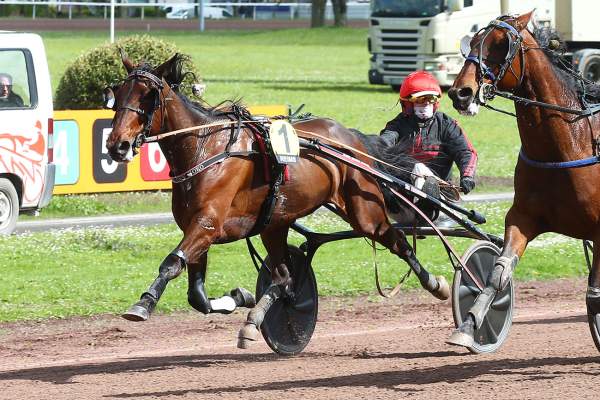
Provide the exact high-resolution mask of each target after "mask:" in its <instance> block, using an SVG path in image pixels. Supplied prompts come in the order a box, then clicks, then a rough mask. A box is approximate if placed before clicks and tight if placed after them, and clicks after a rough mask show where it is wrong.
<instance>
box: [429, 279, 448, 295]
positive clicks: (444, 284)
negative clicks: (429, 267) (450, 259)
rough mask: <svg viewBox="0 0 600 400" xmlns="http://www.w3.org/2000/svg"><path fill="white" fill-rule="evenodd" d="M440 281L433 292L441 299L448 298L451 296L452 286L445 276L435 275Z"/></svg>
mask: <svg viewBox="0 0 600 400" xmlns="http://www.w3.org/2000/svg"><path fill="white" fill-rule="evenodd" d="M435 278H436V280H437V282H438V288H437V289H436V290H434V291H433V292H431V294H433V295H434V296H435V297H436V298H437V299H440V300H448V299H449V298H450V286H449V285H448V281H446V278H444V277H443V276H441V275H440V276H436V277H435Z"/></svg>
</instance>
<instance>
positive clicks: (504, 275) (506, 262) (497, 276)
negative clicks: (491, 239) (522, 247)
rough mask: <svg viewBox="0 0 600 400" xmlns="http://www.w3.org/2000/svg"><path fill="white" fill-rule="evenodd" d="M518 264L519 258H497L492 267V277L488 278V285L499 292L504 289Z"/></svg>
mask: <svg viewBox="0 0 600 400" xmlns="http://www.w3.org/2000/svg"><path fill="white" fill-rule="evenodd" d="M518 262H519V257H517V256H512V257H505V256H502V257H498V259H497V260H496V264H495V265H494V270H493V271H492V276H490V281H489V284H490V285H492V287H493V288H494V289H496V290H497V291H499V292H500V291H502V290H504V289H506V286H507V285H508V283H509V282H510V280H511V278H512V273H513V270H514V269H515V266H516V265H517V263H518Z"/></svg>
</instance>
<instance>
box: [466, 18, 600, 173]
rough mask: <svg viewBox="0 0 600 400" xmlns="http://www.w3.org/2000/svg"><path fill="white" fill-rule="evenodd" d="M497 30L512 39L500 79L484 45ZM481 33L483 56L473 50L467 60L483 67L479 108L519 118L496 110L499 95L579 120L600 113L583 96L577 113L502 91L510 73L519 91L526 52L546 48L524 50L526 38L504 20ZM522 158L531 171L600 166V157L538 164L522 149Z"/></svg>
mask: <svg viewBox="0 0 600 400" xmlns="http://www.w3.org/2000/svg"><path fill="white" fill-rule="evenodd" d="M500 18H506V17H500ZM496 29H500V30H502V31H503V32H505V34H506V36H507V38H508V52H507V53H506V56H505V58H504V63H503V64H501V65H499V71H498V74H497V75H496V74H494V73H493V71H492V70H491V68H489V66H487V65H486V64H485V62H484V61H483V44H484V42H485V40H486V38H487V37H488V36H489V35H490V34H491V33H492V32H493V31H494V30H496ZM480 33H481V34H482V35H483V37H482V38H481V40H480V41H479V54H478V55H475V54H473V53H472V51H473V49H471V51H470V53H469V55H468V56H466V57H465V59H466V61H465V62H467V61H470V62H473V63H475V64H476V65H478V66H479V68H478V71H479V76H478V83H479V89H478V92H477V94H476V99H477V101H478V102H479V104H481V105H483V106H485V107H486V108H489V109H491V110H493V111H498V112H501V113H504V114H508V115H511V116H514V117H516V114H514V113H511V112H508V111H504V110H500V109H497V108H494V107H492V106H490V105H488V104H486V103H487V102H488V101H491V100H493V99H494V97H495V96H496V95H497V96H499V97H503V98H505V99H508V100H512V101H514V102H515V103H518V104H522V105H524V106H535V107H540V108H546V109H550V110H556V111H560V112H564V113H568V114H573V115H576V116H578V118H585V117H590V116H592V115H594V114H597V113H598V112H600V104H599V103H596V104H590V103H588V102H587V100H586V99H585V95H584V96H581V99H580V100H581V103H582V104H583V107H584V108H581V109H574V108H568V107H562V106H559V105H557V104H550V103H545V102H541V101H537V100H531V99H528V98H525V97H521V96H517V95H515V94H514V93H512V92H507V91H501V90H499V89H498V84H499V83H500V82H501V81H502V79H503V78H504V76H505V75H506V72H507V71H509V70H510V71H511V72H512V74H513V75H514V76H515V78H517V79H518V84H517V86H516V87H519V86H520V85H521V84H522V83H523V79H524V75H525V52H526V51H528V50H530V49H543V48H541V47H526V46H524V43H523V42H524V41H523V36H522V35H521V33H520V32H519V31H518V30H517V29H516V28H515V27H513V26H512V25H510V24H508V23H506V22H505V21H503V20H502V19H497V20H494V21H492V22H490V23H489V24H488V26H486V27H485V28H483V29H481V30H480V31H479V32H478V33H477V35H479V34H480ZM517 54H520V55H521V60H520V61H521V73H520V74H519V76H518V77H517V74H516V73H515V71H514V69H513V66H512V64H513V61H514V60H515V57H516V56H517ZM566 71H567V72H568V73H569V74H571V75H572V76H574V77H575V78H576V79H578V80H580V81H581V82H582V84H585V83H589V82H588V81H586V80H585V79H583V78H582V77H581V76H580V75H579V74H578V73H577V72H576V71H574V70H573V69H572V68H566ZM486 79H488V80H489V81H490V82H485V80H486ZM594 142H595V146H596V147H595V151H597V150H598V149H600V142H599V141H598V140H597V139H594ZM519 158H520V159H521V160H523V161H524V162H525V163H526V164H527V165H529V166H531V167H535V168H543V169H564V168H578V167H585V166H589V165H594V164H598V163H600V155H593V156H592V157H588V158H584V159H579V160H573V161H557V162H547V161H536V160H533V159H530V158H529V157H527V155H526V154H525V152H524V151H523V149H522V148H521V150H520V151H519Z"/></svg>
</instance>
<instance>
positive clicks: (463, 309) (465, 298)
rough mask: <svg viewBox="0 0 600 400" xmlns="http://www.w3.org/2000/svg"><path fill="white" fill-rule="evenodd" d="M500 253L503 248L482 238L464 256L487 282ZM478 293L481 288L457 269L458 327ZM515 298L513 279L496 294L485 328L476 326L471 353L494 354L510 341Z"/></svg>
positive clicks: (454, 293) (454, 302) (455, 302)
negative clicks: (508, 339) (507, 339)
mask: <svg viewBox="0 0 600 400" xmlns="http://www.w3.org/2000/svg"><path fill="white" fill-rule="evenodd" d="M499 256H500V249H499V248H498V247H497V246H496V245H494V244H493V243H490V242H485V241H480V242H477V243H475V244H473V245H472V246H471V247H469V249H468V250H467V251H466V252H465V254H464V255H463V258H462V259H463V261H464V263H465V265H466V266H467V268H469V271H471V272H472V273H473V275H475V277H476V278H477V279H479V281H480V282H481V283H482V284H483V285H485V284H486V283H487V281H488V277H489V276H490V275H491V273H492V270H493V268H494V263H495V262H496V259H497V258H498V257H499ZM478 294H479V289H478V288H477V286H476V285H475V284H474V283H473V281H472V280H471V278H470V277H469V275H468V274H467V273H465V272H463V271H462V270H461V269H458V270H456V272H455V273H454V282H453V283H452V313H453V315H454V323H455V324H456V326H457V327H458V326H459V325H460V323H461V322H462V321H463V320H464V318H465V316H466V315H467V313H468V311H469V309H470V308H471V306H472V305H473V303H475V298H476V297H477V295H478ZM513 299H514V289H513V284H512V280H511V281H510V283H509V284H508V286H507V287H506V289H504V290H503V291H502V292H500V293H499V294H498V295H496V298H495V299H494V301H493V303H492V305H491V307H490V310H489V312H488V313H487V315H486V317H485V319H484V320H483V323H482V325H481V327H480V328H479V329H475V334H474V339H475V343H474V345H473V346H472V347H469V350H470V351H471V352H473V353H491V352H493V351H496V349H498V348H499V347H500V346H501V345H502V343H503V342H504V341H505V340H506V338H507V337H508V332H509V331H510V327H511V325H512V315H513V307H514V300H513Z"/></svg>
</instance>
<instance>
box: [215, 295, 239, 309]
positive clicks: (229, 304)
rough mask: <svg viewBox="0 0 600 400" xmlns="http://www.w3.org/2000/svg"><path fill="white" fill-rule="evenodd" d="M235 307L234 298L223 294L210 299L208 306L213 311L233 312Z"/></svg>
mask: <svg viewBox="0 0 600 400" xmlns="http://www.w3.org/2000/svg"><path fill="white" fill-rule="evenodd" d="M235 307H236V306H235V300H233V297H229V296H223V297H219V298H218V299H211V300H210V308H211V309H212V310H213V312H224V311H225V312H233V311H234V310H235Z"/></svg>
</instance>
